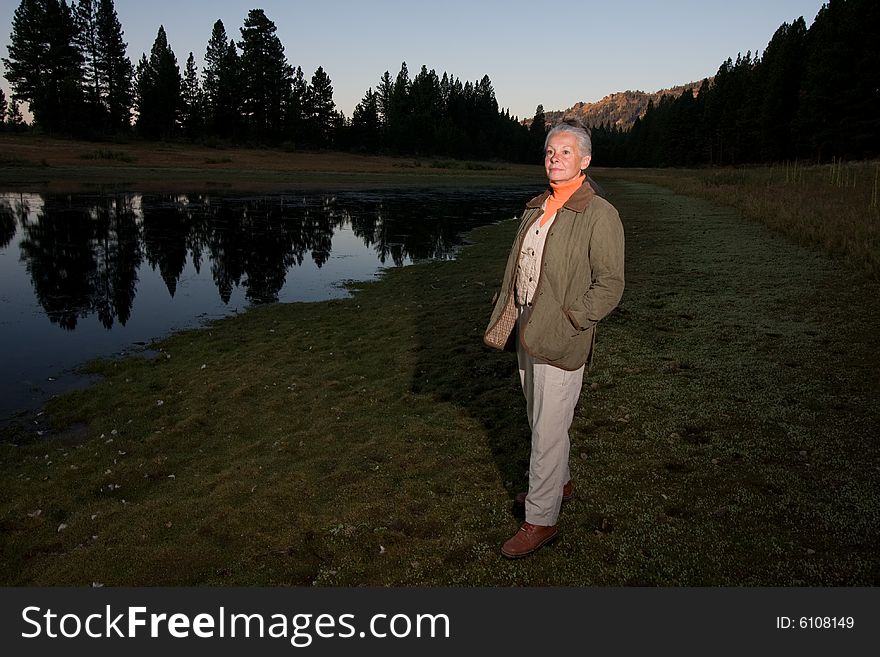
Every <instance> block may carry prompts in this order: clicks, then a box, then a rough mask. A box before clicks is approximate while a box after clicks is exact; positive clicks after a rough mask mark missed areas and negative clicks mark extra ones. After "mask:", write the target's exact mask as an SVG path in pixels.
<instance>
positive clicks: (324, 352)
mask: <svg viewBox="0 0 880 657" xmlns="http://www.w3.org/2000/svg"><path fill="white" fill-rule="evenodd" d="M600 182H601V183H602V184H603V185H604V186H605V188H606V190H607V195H608V197H609V199H610V200H611V201H612V202H613V203H614V204H615V205H616V206H617V208H618V209H619V211H620V213H621V216H622V218H623V221H624V225H625V228H626V233H627V290H626V293H625V295H624V299H623V301H622V303H621V305H620V307H619V309H618V310H616V311H615V312H614V313H613V314H612V315H611V316H610V317H608V318H607V319H606V320H605V321H604V322H603V323H602V324H601V325H600V330H599V337H598V352H597V359H596V362H595V365H594V368H593V370H592V371H591V372H590V373H589V375H588V376H587V378H586V381H585V386H584V389H583V393H582V397H581V402H580V405H579V408H578V411H577V415H576V418H575V421H574V424H573V427H572V431H571V436H572V472H573V478H574V481H575V486H576V498H575V500H574V501H573V502H571V503H570V504H567V505H566V506H565V508H564V510H563V512H562V515H561V518H560V528H561V532H562V535H561V537H560V539H559V540H558V541H556V542H555V543H554V544H553V545H552V546H549V547H547V548H545V549H542V550H541V551H540V552H538V553H537V554H536V555H534V556H532V557H530V558H528V559H525V560H520V561H514V562H511V561H507V560H505V559H503V558H502V557H501V555H500V553H499V546H500V544H501V542H503V541H504V540H505V539H506V538H508V537H509V535H511V534H512V533H513V532H514V531H515V530H516V528H517V526H518V520H517V519H516V518H515V517H514V515H513V514H512V498H513V495H514V494H515V493H516V492H517V491H518V490H522V489H523V487H524V486H525V482H526V477H525V471H526V468H527V462H528V430H527V427H526V423H525V413H524V405H523V401H522V396H521V391H520V390H519V388H518V380H517V376H516V371H515V360H514V358H513V356H512V355H510V354H503V353H496V352H493V351H490V350H489V349H487V348H486V347H484V346H483V344H482V342H481V335H482V332H483V329H484V327H485V323H486V321H487V319H488V315H489V312H490V300H491V298H492V295H493V293H494V291H495V288H496V285H497V283H498V280H499V277H500V275H501V270H502V267H503V262H504V259H505V257H506V254H507V250H508V248H509V245H510V241H511V239H512V232H513V230H514V228H515V225H514V222H510V221H508V222H503V223H500V224H496V225H492V226H487V227H484V228H480V229H477V230H476V231H474V232H473V234H472V235H471V236H470V239H471V241H472V244H471V245H470V246H468V247H467V248H466V249H465V250H464V251H463V252H462V254H461V256H460V257H459V258H458V259H457V260H456V261H452V262H436V263H427V264H421V265H417V266H412V267H407V268H403V269H394V270H390V271H388V272H387V273H386V275H385V276H384V277H383V278H382V279H381V280H379V281H377V282H373V283H367V284H359V285H358V286H357V288H358V289H357V290H356V292H355V293H354V295H353V296H352V298H350V299H344V300H335V301H328V302H323V303H312V304H277V305H271V306H264V307H259V308H255V309H254V310H252V311H249V312H247V313H245V314H243V315H241V316H238V317H235V318H230V319H227V320H222V321H219V322H216V323H213V324H212V325H210V326H208V327H206V328H203V329H199V330H192V331H187V332H184V333H180V334H177V335H174V336H172V337H170V338H168V339H166V340H163V341H162V342H161V343H159V344H157V345H155V349H156V350H158V351H159V356H158V357H157V358H152V359H148V358H129V359H126V360H112V361H103V362H99V363H95V364H93V365H92V369H93V370H94V371H96V372H98V373H100V374H101V375H102V376H103V380H102V382H101V383H100V384H98V385H97V386H95V387H93V388H90V389H88V390H85V391H80V392H75V393H71V394H69V395H66V396H64V397H61V398H59V399H57V400H55V401H53V402H52V403H51V404H50V406H49V407H48V409H47V415H48V417H49V418H50V421H51V422H52V427H53V429H54V437H52V438H50V439H48V440H47V439H45V438H41V439H38V440H37V439H33V438H31V437H29V435H28V434H26V433H24V432H21V431H19V432H13V431H8V432H7V433H6V435H5V438H6V440H5V443H4V444H3V445H2V449H0V480H2V485H3V490H4V492H5V496H4V499H3V501H2V502H0V527H2V530H3V534H2V536H3V539H2V548H0V572H2V573H3V577H2V580H3V583H4V584H7V585H88V584H90V583H92V582H100V583H102V584H105V585H108V586H109V585H222V586H227V585H229V586H231V585H269V586H276V585H322V586H323V585H329V586H335V585H364V584H366V585H395V586H427V585H465V586H483V585H487V586H507V585H527V586H532V585H577V586H611V585H660V586H669V585H675V586H679V585H727V586H734V585H746V586H757V585H761V586H777V585H779V586H787V585H853V584H862V585H864V584H869V585H875V584H877V583H878V581H880V568H878V564H880V559H878V555H877V549H876V548H877V545H878V539H880V536H878V533H880V485H878V484H880V461H878V458H877V442H876V433H877V427H878V419H880V395H878V394H877V393H878V379H877V376H876V371H877V366H878V358H880V357H878V355H877V352H876V349H875V341H876V336H877V335H878V328H880V327H878V323H880V313H878V298H880V297H878V294H877V292H878V289H877V284H876V282H873V281H872V280H870V279H866V278H865V277H863V276H861V275H857V274H855V273H854V270H853V269H852V268H850V267H848V266H847V265H845V264H843V263H842V262H841V261H840V260H836V259H834V258H831V257H829V256H826V255H823V254H822V253H819V252H818V251H814V250H810V249H808V248H806V247H803V246H799V245H797V244H796V243H794V242H793V241H791V240H789V239H787V238H784V237H781V236H779V235H778V234H777V233H773V232H771V231H769V230H768V229H766V228H764V227H763V226H761V225H759V224H756V223H753V222H749V221H747V220H744V219H743V217H742V216H741V215H740V214H738V213H737V212H736V211H734V210H732V209H727V208H724V207H721V206H719V205H717V204H714V203H712V202H710V201H705V200H697V199H694V198H690V197H685V196H680V195H676V194H674V193H673V192H670V191H668V190H665V189H663V188H660V187H656V186H653V185H648V184H644V183H639V182H632V181H626V180H615V179H614V178H613V177H603V178H601V179H600ZM71 427H79V428H80V429H79V430H78V431H72V430H71Z"/></svg>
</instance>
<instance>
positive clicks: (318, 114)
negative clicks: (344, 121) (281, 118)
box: [307, 66, 337, 148]
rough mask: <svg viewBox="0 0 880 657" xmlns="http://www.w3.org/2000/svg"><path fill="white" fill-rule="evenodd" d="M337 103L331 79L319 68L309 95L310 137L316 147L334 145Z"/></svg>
mask: <svg viewBox="0 0 880 657" xmlns="http://www.w3.org/2000/svg"><path fill="white" fill-rule="evenodd" d="M335 109H336V103H334V102H333V85H332V84H331V82H330V77H329V76H328V75H327V73H326V72H325V71H324V69H323V67H321V66H319V67H318V68H317V70H316V71H315V74H314V75H313V76H312V82H311V84H310V85H309V93H308V114H307V117H308V119H307V120H308V122H309V136H310V138H311V141H312V143H313V144H314V145H315V146H318V147H321V148H324V147H327V146H330V145H331V144H332V143H333V137H334V136H335V132H336V128H337V123H336V121H337V116H336V111H335Z"/></svg>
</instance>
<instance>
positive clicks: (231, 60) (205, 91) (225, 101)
mask: <svg viewBox="0 0 880 657" xmlns="http://www.w3.org/2000/svg"><path fill="white" fill-rule="evenodd" d="M239 81H240V61H239V56H238V50H237V49H236V46H235V41H234V40H233V39H228V38H227V36H226V28H225V27H224V26H223V21H221V20H218V21H216V22H215V23H214V28H213V30H212V32H211V38H210V40H209V41H208V47H207V50H206V51H205V68H204V70H203V71H202V95H203V98H204V113H205V125H206V129H207V131H208V132H209V133H210V134H214V135H217V136H219V137H235V136H236V135H237V134H238V132H239V128H240V125H241V110H240V108H241V89H240V83H239Z"/></svg>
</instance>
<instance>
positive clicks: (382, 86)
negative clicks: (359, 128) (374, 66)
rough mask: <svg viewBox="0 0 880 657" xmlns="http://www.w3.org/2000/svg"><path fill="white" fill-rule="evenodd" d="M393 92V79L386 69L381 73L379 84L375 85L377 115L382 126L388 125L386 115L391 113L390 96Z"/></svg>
mask: <svg viewBox="0 0 880 657" xmlns="http://www.w3.org/2000/svg"><path fill="white" fill-rule="evenodd" d="M393 93H394V80H392V79H391V74H390V73H389V72H388V71H385V73H384V74H383V75H382V79H381V80H380V81H379V86H378V87H376V102H377V103H378V106H379V117H380V119H381V121H382V126H383V127H385V126H387V125H388V115H389V114H390V113H391V96H392V94H393Z"/></svg>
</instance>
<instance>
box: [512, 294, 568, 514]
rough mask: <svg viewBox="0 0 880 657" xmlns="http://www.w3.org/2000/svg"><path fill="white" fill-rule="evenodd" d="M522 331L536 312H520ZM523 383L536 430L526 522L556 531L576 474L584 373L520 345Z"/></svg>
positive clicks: (518, 353) (526, 308)
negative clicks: (575, 431) (572, 459)
mask: <svg viewBox="0 0 880 657" xmlns="http://www.w3.org/2000/svg"><path fill="white" fill-rule="evenodd" d="M518 310H519V315H518V317H517V322H518V323H519V324H520V326H518V327H517V330H518V331H519V332H520V334H521V333H522V326H524V324H525V322H527V321H528V319H529V314H530V313H531V308H530V307H529V306H519V307H518ZM516 357H517V362H518V363H519V377H520V382H521V383H522V388H523V393H524V394H525V397H526V413H527V415H528V418H529V426H530V427H531V429H532V453H531V458H530V459H529V493H528V495H527V496H526V522H530V523H532V524H533V525H555V524H556V521H557V519H558V518H559V509H560V507H561V506H562V487H563V486H564V485H565V483H566V482H567V481H569V479H571V473H570V472H569V469H568V454H569V451H570V449H571V442H570V439H569V436H568V429H569V427H571V421H572V420H573V419H574V409H575V406H576V405H577V402H578V399H580V395H581V386H582V385H583V380H584V367H583V366H581V368H580V369H578V370H575V371H573V372H569V371H567V370H563V369H560V368H558V367H555V366H553V365H550V364H548V363H547V362H545V361H543V360H541V359H538V358H533V357H532V356H530V355H529V354H528V353H527V352H526V351H525V350H524V349H523V348H522V344H521V343H520V341H519V340H517V347H516Z"/></svg>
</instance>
